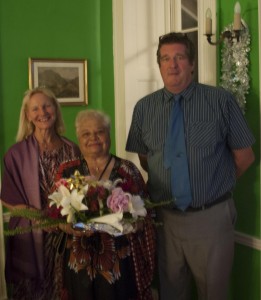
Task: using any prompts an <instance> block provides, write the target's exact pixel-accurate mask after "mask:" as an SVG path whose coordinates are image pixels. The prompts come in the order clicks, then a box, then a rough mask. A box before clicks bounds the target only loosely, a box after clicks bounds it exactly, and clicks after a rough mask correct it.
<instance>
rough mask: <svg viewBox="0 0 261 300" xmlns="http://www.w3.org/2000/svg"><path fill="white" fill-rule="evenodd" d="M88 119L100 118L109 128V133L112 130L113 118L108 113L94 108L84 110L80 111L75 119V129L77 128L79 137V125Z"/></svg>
mask: <svg viewBox="0 0 261 300" xmlns="http://www.w3.org/2000/svg"><path fill="white" fill-rule="evenodd" d="M87 119H96V120H99V121H100V122H101V123H102V124H103V126H104V128H105V129H106V130H108V133H110V130H111V120H110V117H109V116H108V115H106V114H105V113H104V112H102V111H100V110H94V109H89V110H87V109H86V110H82V111H80V112H79V113H78V114H77V116H76V119H75V129H76V135H77V137H78V135H79V127H80V125H81V124H82V123H83V122H84V121H85V120H87Z"/></svg>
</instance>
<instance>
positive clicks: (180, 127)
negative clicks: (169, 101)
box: [164, 95, 192, 211]
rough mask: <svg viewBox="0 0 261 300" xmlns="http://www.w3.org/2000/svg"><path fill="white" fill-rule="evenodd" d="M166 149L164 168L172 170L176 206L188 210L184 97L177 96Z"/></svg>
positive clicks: (188, 187) (172, 189) (188, 191)
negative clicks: (182, 102) (182, 103)
mask: <svg viewBox="0 0 261 300" xmlns="http://www.w3.org/2000/svg"><path fill="white" fill-rule="evenodd" d="M174 99H175V102H174V105H173V108H172V112H171V116H170V122H169V128H168V133H167V137H166V141H165V148H164V166H165V168H166V169H168V168H171V191H172V196H173V197H174V199H175V205H176V206H177V207H178V208H179V209H181V210H183V211H184V210H186V208H187V207H188V206H189V204H190V203H191V201H192V196H191V187H190V180H189V169H188V159H187V150H186V143H185V135H184V120H183V110H182V107H181V101H182V96H181V95H175V96H174Z"/></svg>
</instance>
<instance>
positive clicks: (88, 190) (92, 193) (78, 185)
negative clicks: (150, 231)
mask: <svg viewBox="0 0 261 300" xmlns="http://www.w3.org/2000/svg"><path fill="white" fill-rule="evenodd" d="M125 184H126V183H125V182H123V181H122V180H121V179H117V180H116V181H114V182H112V181H110V180H106V181H97V180H94V179H93V178H92V177H91V176H82V175H81V174H80V173H79V171H78V170H76V171H75V173H74V174H73V175H72V176H71V177H70V178H61V179H60V180H59V181H58V182H56V183H55V190H54V191H53V193H52V194H51V195H49V197H48V198H49V199H50V202H49V206H48V208H47V209H46V210H44V211H39V210H36V209H28V208H26V209H17V210H13V211H12V212H11V214H10V215H11V216H16V217H22V218H26V219H28V220H31V221H32V224H31V225H28V227H16V228H15V229H10V230H7V231H5V232H4V233H5V235H9V236H12V235H16V234H21V233H26V232H29V231H31V230H33V229H44V228H45V229H50V228H51V229H52V228H55V227H57V226H59V224H62V223H63V224H68V223H69V224H71V226H72V227H73V229H75V230H82V231H87V230H89V231H92V232H94V231H103V232H107V233H109V234H111V235H114V236H118V235H123V234H127V233H130V232H132V231H135V227H136V226H135V224H137V221H139V220H142V219H144V217H146V215H147V208H154V207H156V206H163V205H168V204H169V203H170V201H164V202H160V203H152V202H150V201H149V200H148V199H142V198H141V197H140V196H139V195H136V194H135V195H133V194H131V193H129V192H126V190H127V191H128V190H131V189H130V188H129V187H128V186H125ZM130 184H131V183H130ZM28 224H29V223H28Z"/></svg>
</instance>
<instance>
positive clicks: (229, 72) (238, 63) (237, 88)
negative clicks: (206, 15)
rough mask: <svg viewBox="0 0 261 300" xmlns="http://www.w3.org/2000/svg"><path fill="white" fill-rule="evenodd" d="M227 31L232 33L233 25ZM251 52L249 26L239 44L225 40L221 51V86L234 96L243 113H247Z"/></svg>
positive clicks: (243, 32)
mask: <svg viewBox="0 0 261 300" xmlns="http://www.w3.org/2000/svg"><path fill="white" fill-rule="evenodd" d="M226 30H230V31H232V30H233V24H230V25H229V26H228V27H226V28H225V29H224V31H226ZM249 52H250V35H249V31H248V29H247V26H245V28H244V30H242V31H241V32H240V39H239V41H238V42H237V41H235V40H233V41H232V42H231V41H230V40H228V39H225V40H224V46H223V48H222V51H221V56H222V68H221V74H222V75H221V82H220V85H221V86H222V87H223V88H225V89H227V90H228V91H230V92H231V93H232V94H234V96H235V97H236V99H237V102H238V104H239V106H240V108H241V109H242V111H243V113H245V106H246V99H245V98H246V94H248V90H249V75H248V66H249V59H248V54H249Z"/></svg>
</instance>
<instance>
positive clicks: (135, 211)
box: [129, 196, 147, 219]
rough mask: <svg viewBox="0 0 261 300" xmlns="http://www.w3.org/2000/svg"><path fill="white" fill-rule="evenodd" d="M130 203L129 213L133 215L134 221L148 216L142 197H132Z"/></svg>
mask: <svg viewBox="0 0 261 300" xmlns="http://www.w3.org/2000/svg"><path fill="white" fill-rule="evenodd" d="M130 200H131V201H130V202H129V212H130V213H131V214H132V217H133V218H134V219H137V218H138V217H139V216H140V217H145V216H146V215H147V210H146V208H145V207H144V201H143V200H142V199H141V197H140V196H131V197H130Z"/></svg>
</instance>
